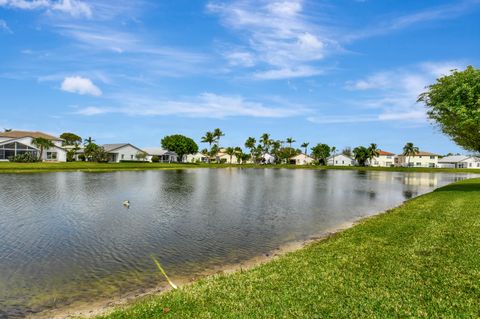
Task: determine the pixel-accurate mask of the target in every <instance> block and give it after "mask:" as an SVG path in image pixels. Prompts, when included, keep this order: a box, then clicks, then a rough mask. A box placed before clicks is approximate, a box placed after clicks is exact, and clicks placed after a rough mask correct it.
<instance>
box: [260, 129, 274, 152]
mask: <svg viewBox="0 0 480 319" xmlns="http://www.w3.org/2000/svg"><path fill="white" fill-rule="evenodd" d="M270 142H271V141H270V134H268V133H263V134H262V136H261V137H260V143H262V146H263V152H264V153H268V151H269V150H270Z"/></svg>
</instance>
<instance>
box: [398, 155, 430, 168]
mask: <svg viewBox="0 0 480 319" xmlns="http://www.w3.org/2000/svg"><path fill="white" fill-rule="evenodd" d="M395 166H402V167H438V154H434V153H430V152H422V151H421V152H418V153H417V154H415V155H411V156H406V155H397V156H396V157H395Z"/></svg>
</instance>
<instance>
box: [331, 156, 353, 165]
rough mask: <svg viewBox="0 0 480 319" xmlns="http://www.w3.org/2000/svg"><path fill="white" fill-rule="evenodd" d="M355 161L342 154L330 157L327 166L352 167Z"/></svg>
mask: <svg viewBox="0 0 480 319" xmlns="http://www.w3.org/2000/svg"><path fill="white" fill-rule="evenodd" d="M354 163H355V161H354V160H353V159H352V158H350V157H348V156H346V155H343V154H337V155H335V156H333V155H332V156H330V157H329V158H327V165H328V166H353V165H354Z"/></svg>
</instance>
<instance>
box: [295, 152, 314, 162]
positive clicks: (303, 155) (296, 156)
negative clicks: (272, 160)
mask: <svg viewBox="0 0 480 319" xmlns="http://www.w3.org/2000/svg"><path fill="white" fill-rule="evenodd" d="M290 158H291V159H293V158H295V159H296V158H310V159H312V160H313V159H314V158H313V157H311V156H310V155H306V154H303V153H300V154H297V155H295V156H292V157H290Z"/></svg>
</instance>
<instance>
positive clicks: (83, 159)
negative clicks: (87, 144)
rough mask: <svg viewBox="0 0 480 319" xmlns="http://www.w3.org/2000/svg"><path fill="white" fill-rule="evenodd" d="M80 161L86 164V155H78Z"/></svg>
mask: <svg viewBox="0 0 480 319" xmlns="http://www.w3.org/2000/svg"><path fill="white" fill-rule="evenodd" d="M78 159H79V160H81V161H82V162H85V159H86V158H85V155H84V154H80V155H78Z"/></svg>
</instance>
